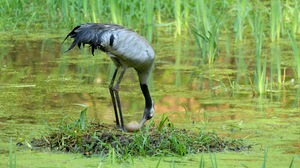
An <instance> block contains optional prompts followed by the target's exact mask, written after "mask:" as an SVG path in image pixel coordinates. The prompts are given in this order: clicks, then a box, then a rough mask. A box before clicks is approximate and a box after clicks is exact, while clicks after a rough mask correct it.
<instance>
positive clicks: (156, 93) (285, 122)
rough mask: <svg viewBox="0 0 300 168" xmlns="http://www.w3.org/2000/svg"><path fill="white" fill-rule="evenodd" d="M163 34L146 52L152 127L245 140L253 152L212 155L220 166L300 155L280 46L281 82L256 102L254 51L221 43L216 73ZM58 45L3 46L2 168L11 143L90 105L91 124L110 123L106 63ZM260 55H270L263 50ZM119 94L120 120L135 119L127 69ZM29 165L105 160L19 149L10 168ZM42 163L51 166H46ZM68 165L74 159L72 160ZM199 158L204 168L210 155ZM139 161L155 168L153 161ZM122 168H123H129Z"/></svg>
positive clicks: (287, 63)
mask: <svg viewBox="0 0 300 168" xmlns="http://www.w3.org/2000/svg"><path fill="white" fill-rule="evenodd" d="M161 36H162V37H161V38H159V39H157V41H156V42H155V43H154V44H153V46H154V50H155V51H156V62H155V66H154V71H153V74H152V75H151V77H150V80H149V85H150V90H151V93H152V96H153V98H154V101H155V109H156V116H155V118H154V120H155V121H156V122H158V121H159V120H160V117H161V115H162V114H164V115H166V116H169V117H170V119H171V121H172V122H173V123H174V124H175V127H186V128H187V129H195V130H201V129H203V130H206V131H213V130H215V131H217V132H218V133H219V134H220V135H222V136H226V137H233V138H237V137H241V138H245V139H246V140H247V141H248V142H249V144H253V149H252V150H251V151H246V152H240V153H234V152H230V153H226V152H223V153H219V154H217V155H216V156H217V160H218V163H219V166H220V165H224V166H228V165H230V166H238V167H240V166H241V165H247V166H250V167H251V166H253V165H255V166H256V167H257V166H260V165H261V164H262V161H263V156H264V151H265V149H266V148H268V150H269V154H268V156H269V158H268V161H269V164H270V165H282V167H287V166H288V164H289V163H290V161H291V159H292V158H293V157H295V156H299V154H300V140H299V139H300V132H299V130H300V129H299V123H300V113H299V110H300V109H299V105H300V100H299V95H300V94H299V92H300V88H299V84H298V83H297V82H294V80H293V79H294V77H293V67H292V65H293V64H292V55H291V54H292V53H291V52H290V50H289V48H288V47H286V46H285V45H284V44H283V45H280V46H281V48H280V49H279V50H280V51H281V52H280V54H281V61H282V63H281V65H282V69H280V70H281V71H284V72H285V74H286V76H285V78H284V82H285V83H284V84H280V85H279V84H278V85H274V86H272V87H271V88H272V90H269V91H268V92H267V94H265V95H258V94H257V93H255V92H253V90H255V86H254V84H253V82H254V77H253V76H254V73H255V67H254V66H255V61H254V56H253V55H254V50H253V49H252V47H253V46H252V45H253V44H251V43H249V44H240V45H234V44H231V45H232V46H230V48H226V47H225V46H226V45H225V43H226V42H228V41H226V40H223V41H222V42H221V44H220V46H221V47H220V51H219V52H220V53H219V57H217V59H216V60H215V63H214V65H210V66H209V65H207V64H206V63H205V61H204V60H203V59H202V57H200V56H199V55H200V52H199V50H198V48H197V46H196V44H195V42H194V41H193V39H191V38H190V36H186V37H182V38H173V37H171V38H170V36H167V35H165V36H163V34H162V35H161ZM62 39H63V37H55V38H45V39H41V38H36V39H35V38H32V39H22V38H20V39H19V38H18V39H9V38H8V39H7V40H1V44H0V46H1V50H0V55H1V57H0V59H1V62H0V66H1V69H0V92H1V94H0V130H1V132H0V144H1V145H0V146H1V148H0V153H1V155H2V157H3V158H5V159H4V160H3V159H2V160H1V162H0V163H1V165H2V164H3V165H8V163H9V162H8V161H9V159H8V144H9V143H8V142H9V139H10V137H12V138H13V140H14V142H17V141H19V140H20V139H30V138H32V137H38V136H39V134H40V132H42V131H43V130H45V128H46V127H48V126H53V125H55V124H57V123H59V122H61V121H63V120H65V119H70V120H72V119H78V118H79V115H80V111H81V110H82V109H83V108H82V107H81V106H78V104H84V105H86V106H87V107H88V112H87V115H88V118H89V119H90V120H92V121H95V122H100V123H101V122H103V123H114V115H113V108H112V104H111V100H110V95H109V91H108V84H109V82H110V79H111V76H112V73H113V71H114V65H113V64H112V62H111V61H110V60H109V58H108V57H107V56H106V55H105V54H104V53H102V52H100V51H97V52H96V53H95V56H92V55H91V54H90V51H89V49H88V47H86V48H85V49H81V50H79V49H77V48H76V49H74V50H72V51H70V52H68V53H64V52H63V51H65V50H66V48H67V47H68V45H69V44H70V41H68V42H67V43H66V44H64V45H62V46H61V41H62ZM253 48H254V47H253ZM264 52H265V54H268V53H269V55H270V54H271V49H270V50H268V49H266V50H264ZM268 63H270V64H269V65H270V66H268V70H267V71H268V75H270V74H271V73H272V72H273V71H272V69H274V68H272V65H273V64H272V59H271V58H270V59H269V60H268ZM270 80H271V79H270ZM269 88H270V87H269ZM120 96H121V101H122V106H123V111H124V115H125V122H126V123H127V122H130V121H132V120H140V119H141V118H142V114H143V108H144V100H143V97H142V94H141V91H140V89H139V83H138V79H137V75H136V72H135V71H134V70H132V69H130V70H128V71H127V72H126V74H125V76H124V78H123V81H122V83H121V86H120ZM33 153H34V156H32V154H33ZM19 154H20V155H23V156H26V157H21V156H20V155H19ZM200 157H201V155H196V156H187V157H184V158H176V157H175V158H174V157H165V158H164V159H163V163H162V165H169V164H171V163H172V162H174V160H175V161H176V163H177V164H178V165H179V166H186V165H187V164H193V165H195V166H196V165H198V163H199V160H200ZM32 158H40V159H41V160H44V161H43V162H41V163H44V162H45V163H47V165H49V167H59V166H66V167H69V166H74V165H77V166H79V165H78V163H77V162H81V164H80V165H82V166H91V167H94V166H98V165H99V164H104V165H105V164H111V163H109V161H108V159H101V161H99V158H97V157H93V158H92V159H90V160H89V159H87V158H83V157H82V156H78V155H72V156H70V155H64V154H51V153H40V152H37V151H33V152H30V151H28V150H24V149H18V151H17V163H18V164H22V166H23V167H30V165H32V164H36V165H39V164H40V163H36V162H33V160H34V159H32ZM47 158H48V159H47ZM50 158H54V159H55V160H56V162H55V163H53V162H50V160H51V159H50ZM70 158H73V159H72V161H70ZM74 158H75V159H74ZM205 158H206V159H207V162H208V164H209V155H205ZM278 158H282V159H278ZM140 159H141V158H140ZM140 159H138V158H137V161H136V162H135V166H138V165H143V166H145V165H144V164H143V163H142V162H141V160H140ZM47 160H48V161H47ZM66 160H68V161H67V162H66ZM142 160H143V161H145V162H147V163H149V164H150V165H156V163H157V161H158V160H159V159H158V158H142ZM102 162H103V163H102ZM84 164H85V165H84ZM121 164H122V165H123V166H125V167H126V166H129V167H130V166H132V165H134V164H133V163H121ZM295 165H299V160H295ZM75 167H76V166H75ZM296 167H297V166H296Z"/></svg>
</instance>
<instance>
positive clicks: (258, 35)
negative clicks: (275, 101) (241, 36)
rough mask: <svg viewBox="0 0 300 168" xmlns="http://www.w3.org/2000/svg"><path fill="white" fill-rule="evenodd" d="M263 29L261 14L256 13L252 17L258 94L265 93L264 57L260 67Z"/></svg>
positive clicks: (265, 60)
mask: <svg viewBox="0 0 300 168" xmlns="http://www.w3.org/2000/svg"><path fill="white" fill-rule="evenodd" d="M263 28H264V24H263V23H262V21H261V13H256V14H255V17H254V35H255V60H256V64H255V66H256V75H255V77H256V87H257V91H258V93H259V94H263V93H265V91H266V84H267V83H266V81H267V80H266V67H267V59H266V56H264V58H263V59H264V61H263V65H261V57H262V45H263V39H264V38H263V37H264V33H263Z"/></svg>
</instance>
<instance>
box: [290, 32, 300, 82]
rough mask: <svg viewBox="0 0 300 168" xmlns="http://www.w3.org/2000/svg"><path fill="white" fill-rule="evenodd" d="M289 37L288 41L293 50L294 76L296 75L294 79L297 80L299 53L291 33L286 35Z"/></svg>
mask: <svg viewBox="0 0 300 168" xmlns="http://www.w3.org/2000/svg"><path fill="white" fill-rule="evenodd" d="M288 35H289V39H290V42H291V45H292V48H293V55H294V60H295V61H294V67H295V68H294V69H295V74H296V77H297V78H298V79H300V52H299V48H298V46H297V42H296V39H295V37H294V34H293V33H290V32H289V33H288Z"/></svg>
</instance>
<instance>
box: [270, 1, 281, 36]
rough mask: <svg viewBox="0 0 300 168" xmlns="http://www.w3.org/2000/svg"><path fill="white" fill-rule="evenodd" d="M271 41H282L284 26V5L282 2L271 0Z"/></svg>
mask: <svg viewBox="0 0 300 168" xmlns="http://www.w3.org/2000/svg"><path fill="white" fill-rule="evenodd" d="M270 21H271V40H272V41H275V40H276V39H277V40H278V39H280V34H281V29H282V28H283V26H282V24H283V23H282V22H283V20H282V4H281V0H271V19H270Z"/></svg>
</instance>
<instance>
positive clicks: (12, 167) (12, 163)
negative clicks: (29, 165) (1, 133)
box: [9, 138, 17, 168]
mask: <svg viewBox="0 0 300 168" xmlns="http://www.w3.org/2000/svg"><path fill="white" fill-rule="evenodd" d="M16 167H17V157H16V152H15V153H14V150H13V141H12V138H10V140H9V168H16Z"/></svg>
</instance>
